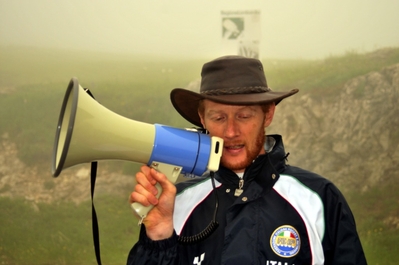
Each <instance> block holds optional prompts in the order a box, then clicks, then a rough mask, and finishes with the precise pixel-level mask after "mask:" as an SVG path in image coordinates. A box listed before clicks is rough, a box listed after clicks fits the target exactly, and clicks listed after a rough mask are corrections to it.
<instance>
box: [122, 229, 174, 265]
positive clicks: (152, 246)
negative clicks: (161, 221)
mask: <svg viewBox="0 0 399 265" xmlns="http://www.w3.org/2000/svg"><path fill="white" fill-rule="evenodd" d="M177 245H178V243H177V235H176V232H174V233H173V235H172V237H170V238H168V239H164V240H159V241H153V240H151V239H150V238H148V237H147V234H146V230H145V226H144V225H142V226H141V229H140V236H139V240H138V242H137V243H136V244H135V245H134V246H133V248H132V249H131V250H130V253H129V256H128V259H127V265H134V264H146V265H153V264H154V265H155V264H156V265H176V264H178V261H177Z"/></svg>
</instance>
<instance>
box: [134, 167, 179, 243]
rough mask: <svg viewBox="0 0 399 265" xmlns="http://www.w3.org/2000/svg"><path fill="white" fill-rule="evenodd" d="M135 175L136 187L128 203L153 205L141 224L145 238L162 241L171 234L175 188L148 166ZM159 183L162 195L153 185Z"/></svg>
mask: <svg viewBox="0 0 399 265" xmlns="http://www.w3.org/2000/svg"><path fill="white" fill-rule="evenodd" d="M140 170H141V171H140V172H138V173H137V174H136V180H137V185H136V187H135V189H134V191H133V192H132V193H131V195H130V203H133V202H138V203H140V204H142V205H144V206H149V205H151V204H152V205H154V208H152V209H151V211H150V212H149V213H148V214H147V217H146V218H145V219H144V221H143V224H144V225H145V227H146V231H147V236H148V237H149V238H150V239H152V240H162V239H166V238H169V237H171V236H172V234H173V229H174V228H173V210H174V205H175V197H176V187H175V185H174V184H173V183H172V182H170V181H169V180H168V178H167V177H166V176H165V175H164V174H162V173H160V172H158V171H156V170H155V169H153V168H150V167H148V166H146V165H145V166H142V167H141V169H140ZM156 183H159V184H160V185H161V187H162V193H161V195H160V196H159V198H158V199H157V197H156V195H157V193H158V190H157V188H156V187H155V184H156Z"/></svg>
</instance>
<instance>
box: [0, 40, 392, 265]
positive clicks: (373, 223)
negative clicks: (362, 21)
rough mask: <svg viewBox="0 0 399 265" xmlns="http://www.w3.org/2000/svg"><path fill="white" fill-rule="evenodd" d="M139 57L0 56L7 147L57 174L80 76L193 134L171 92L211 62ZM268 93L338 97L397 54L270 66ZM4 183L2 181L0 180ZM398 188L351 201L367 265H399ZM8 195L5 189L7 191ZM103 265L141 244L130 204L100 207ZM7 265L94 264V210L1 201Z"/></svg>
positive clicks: (110, 96)
mask: <svg viewBox="0 0 399 265" xmlns="http://www.w3.org/2000/svg"><path fill="white" fill-rule="evenodd" d="M211 59H213V58H204V59H203V60H198V61H185V60H177V59H176V60H175V61H173V60H162V59H161V60H159V59H157V58H144V57H140V56H134V55H127V56H125V55H114V54H101V53H88V52H77V51H58V50H42V49H33V48H21V47H0V61H1V62H2V63H1V64H0V140H1V137H5V136H7V137H8V139H9V140H10V141H12V142H15V143H16V144H17V148H18V151H19V153H18V156H19V158H20V159H21V160H22V161H23V162H24V163H26V164H27V165H29V166H39V172H41V173H43V174H48V175H49V177H50V173H49V164H50V158H51V152H52V145H53V141H54V134H55V129H56V123H57V120H58V115H59V110H60V107H61V102H62V99H63V96H64V93H65V89H66V87H67V85H68V82H69V80H70V78H71V77H73V76H75V77H78V79H79V82H80V83H81V84H82V86H83V87H88V88H89V89H90V90H91V91H92V92H93V94H94V96H95V97H96V99H97V100H98V101H99V102H100V103H101V104H103V105H104V106H105V107H107V108H108V109H110V110H112V111H114V112H116V113H119V114H121V115H123V116H126V117H128V118H131V119H134V120H139V121H144V122H148V123H161V124H168V125H172V126H177V127H184V126H191V125H190V124H188V123H187V122H185V121H184V120H183V119H182V118H181V117H180V116H179V115H178V114H176V112H175V111H174V109H173V108H172V106H171V104H170V102H169V92H170V90H171V89H172V88H175V87H183V86H186V85H187V84H188V83H190V82H191V81H193V80H197V79H198V78H199V71H200V68H201V66H202V64H203V63H204V62H205V61H208V60H211ZM263 62H264V66H265V71H266V74H267V78H268V83H269V86H270V87H272V88H273V89H275V90H284V89H286V88H291V87H299V88H300V89H301V91H311V92H312V93H335V92H336V91H337V89H338V88H339V87H340V86H341V85H342V84H343V83H344V82H345V81H346V80H348V79H350V78H353V77H355V76H358V75H361V74H366V73H368V72H370V71H375V70H379V69H381V68H382V67H384V66H388V65H391V64H394V63H399V49H385V50H380V51H376V52H374V53H370V54H357V53H354V52H351V53H348V54H346V55H343V56H337V57H331V58H327V59H325V60H320V61H305V60H303V61H302V60H300V61H298V60H296V61H288V60H272V59H264V60H263ZM1 177H2V176H1V175H0V178H1ZM398 187H399V185H398V184H395V185H390V186H385V187H384V186H380V187H375V188H373V189H370V190H368V191H367V192H365V193H348V194H346V196H347V199H348V201H349V203H350V205H351V207H352V208H353V212H354V214H355V217H356V219H357V223H358V228H359V233H360V235H361V239H362V242H363V245H364V248H365V251H366V255H367V257H368V260H369V264H396V262H395V260H397V259H398V258H399V254H398V253H397V252H394V251H392V249H395V248H397V247H398V246H399V244H398V243H397V242H399V236H398V229H399V223H398V221H397V220H395V219H394V220H387V218H386V216H396V217H398V220H399V212H398V207H397V201H398V196H397V195H396V190H397V188H398ZM0 193H1V190H0ZM96 205H97V208H98V215H99V222H100V233H101V242H102V257H103V263H104V264H124V263H125V260H126V255H127V253H128V251H129V249H130V247H131V246H132V244H133V243H134V242H135V240H136V237H137V226H136V224H135V223H136V221H135V219H134V218H133V217H132V214H131V211H130V209H129V208H128V206H127V202H126V198H113V197H109V196H108V197H107V196H105V195H103V196H100V197H99V198H96ZM0 206H1V209H2V210H1V211H0V264H96V261H95V257H94V251H93V248H92V235H91V209H90V203H89V202H86V203H83V204H80V205H78V206H76V205H75V204H72V203H68V202H59V203H57V204H53V205H48V204H32V203H31V202H27V201H24V200H22V199H8V198H0Z"/></svg>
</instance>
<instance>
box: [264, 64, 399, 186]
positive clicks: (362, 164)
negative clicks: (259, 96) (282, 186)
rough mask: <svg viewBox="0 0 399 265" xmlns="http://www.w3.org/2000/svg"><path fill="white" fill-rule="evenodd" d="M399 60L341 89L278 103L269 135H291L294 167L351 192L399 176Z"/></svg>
mask: <svg viewBox="0 0 399 265" xmlns="http://www.w3.org/2000/svg"><path fill="white" fill-rule="evenodd" d="M398 102H399V64H395V65H392V66H389V67H385V68H383V69H381V70H380V71H376V72H371V73H368V74H366V75H362V76H358V77H355V78H353V79H351V80H349V81H347V82H346V83H345V84H344V86H343V87H342V88H340V89H337V91H336V93H325V94H323V93H317V94H312V93H306V92H305V93H301V92H300V93H299V94H298V95H297V96H295V97H291V98H289V99H286V100H284V101H283V102H282V103H281V104H280V105H278V107H277V112H276V115H275V118H274V124H273V125H272V127H271V129H270V130H269V133H274V132H275V133H280V134H282V135H284V136H285V145H286V148H287V150H288V151H289V152H290V153H291V155H290V156H289V157H288V159H289V162H290V163H291V164H293V165H300V166H301V167H303V168H307V169H309V170H312V171H314V172H317V173H320V174H322V175H324V176H326V177H327V178H329V179H331V180H333V181H334V182H335V183H336V184H337V185H338V186H340V187H341V188H344V189H347V190H349V189H350V190H353V189H355V190H359V189H360V190H363V191H364V190H367V189H368V187H370V186H374V185H379V184H381V183H386V182H392V181H395V180H396V179H398V177H399V173H398V172H399V170H398V169H399V104H398Z"/></svg>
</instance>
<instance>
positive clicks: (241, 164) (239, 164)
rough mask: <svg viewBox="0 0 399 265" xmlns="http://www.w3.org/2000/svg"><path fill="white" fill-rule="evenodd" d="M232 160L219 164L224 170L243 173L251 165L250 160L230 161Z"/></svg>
mask: <svg viewBox="0 0 399 265" xmlns="http://www.w3.org/2000/svg"><path fill="white" fill-rule="evenodd" d="M232 160H233V159H230V160H229V161H224V160H223V159H222V161H221V164H222V166H224V167H225V168H228V169H230V170H232V171H244V170H245V169H246V168H247V167H248V166H249V165H251V163H252V160H249V161H234V160H233V161H232Z"/></svg>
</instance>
